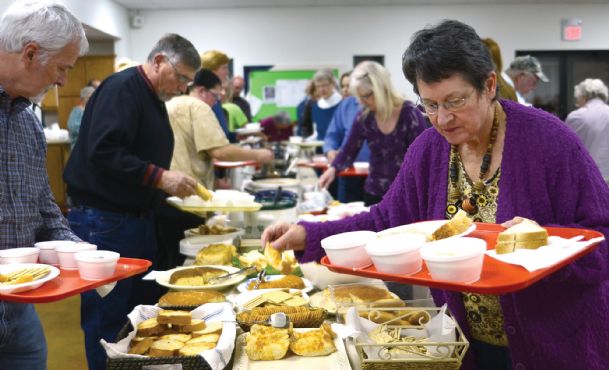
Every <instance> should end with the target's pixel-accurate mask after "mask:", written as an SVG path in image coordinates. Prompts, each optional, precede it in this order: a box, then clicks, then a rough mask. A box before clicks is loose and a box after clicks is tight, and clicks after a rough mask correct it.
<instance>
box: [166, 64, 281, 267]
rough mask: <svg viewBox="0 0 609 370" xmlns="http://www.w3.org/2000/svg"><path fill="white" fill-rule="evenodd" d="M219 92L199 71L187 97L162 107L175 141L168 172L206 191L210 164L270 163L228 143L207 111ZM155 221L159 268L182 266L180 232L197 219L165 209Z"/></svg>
mask: <svg viewBox="0 0 609 370" xmlns="http://www.w3.org/2000/svg"><path fill="white" fill-rule="evenodd" d="M221 90H222V84H221V82H220V79H219V78H218V76H217V75H216V74H215V73H214V72H212V71H210V70H208V69H201V70H199V71H198V72H197V73H196V75H195V78H194V81H193V83H192V84H191V85H190V86H189V88H188V95H182V96H178V97H176V98H173V99H172V100H170V101H169V102H167V104H166V106H167V112H168V114H169V121H170V122H171V128H172V130H173V137H174V140H175V146H174V150H173V158H172V160H171V170H172V171H179V172H182V173H185V174H187V175H189V176H192V177H193V178H195V179H197V180H198V181H199V182H201V183H202V184H204V185H205V186H206V187H207V188H209V189H213V188H214V178H215V176H214V165H213V161H214V160H219V161H243V160H256V161H258V162H261V163H266V162H270V161H272V160H273V153H272V152H271V151H270V150H268V149H243V148H241V147H239V146H237V145H233V144H230V143H229V142H228V139H227V138H226V135H224V132H223V131H222V128H221V127H220V123H219V122H218V119H217V118H216V116H215V115H214V112H213V111H212V109H211V106H212V105H213V104H214V103H215V102H216V101H217V99H218V96H219V95H220V91H221ZM158 218H159V219H158V223H157V235H158V236H159V255H158V257H157V260H158V262H159V265H160V267H159V268H160V269H168V268H173V267H175V266H177V265H182V264H183V263H184V257H183V256H180V254H179V241H180V239H182V238H184V230H186V229H189V228H192V227H196V226H199V225H200V224H201V223H202V220H201V218H199V217H197V216H195V215H192V214H189V213H185V212H180V211H179V210H177V209H175V208H173V207H170V206H167V205H164V206H162V208H160V209H159V212H158Z"/></svg>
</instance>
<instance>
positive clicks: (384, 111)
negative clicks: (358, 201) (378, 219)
mask: <svg viewBox="0 0 609 370" xmlns="http://www.w3.org/2000/svg"><path fill="white" fill-rule="evenodd" d="M350 86H351V90H352V91H353V92H354V93H355V95H356V96H357V97H358V100H359V102H360V104H361V105H362V106H363V109H362V111H361V112H360V113H359V115H358V116H357V118H356V119H355V122H354V123H353V127H351V130H350V132H349V136H348V138H347V141H346V142H345V144H344V145H343V146H342V147H341V150H340V151H339V152H338V155H337V156H336V158H335V159H334V161H333V162H332V165H331V166H330V167H329V168H328V169H327V170H326V171H325V172H324V173H323V175H322V176H321V177H320V179H319V185H320V186H323V187H328V186H329V185H330V184H331V183H332V182H333V181H334V179H335V178H336V174H337V173H338V172H340V171H342V170H344V169H346V168H348V167H350V166H351V165H352V164H353V162H354V161H355V158H356V157H357V155H358V153H359V151H360V149H361V148H362V146H363V144H364V142H365V141H367V142H368V146H369V147H370V168H369V174H368V177H367V178H366V182H365V185H364V202H365V203H366V205H373V204H376V203H378V202H379V201H380V200H381V199H383V195H385V192H387V189H389V186H390V185H391V183H392V182H393V179H394V178H395V176H396V174H397V173H398V170H399V169H400V164H401V163H402V159H403V158H404V153H406V150H408V147H409V146H410V145H411V143H412V142H413V141H414V139H415V138H416V137H417V136H418V135H419V134H420V133H421V132H423V130H425V129H426V128H427V121H426V119H425V116H423V114H422V113H421V111H420V110H418V109H417V108H416V107H415V105H414V104H412V103H411V102H409V101H406V100H404V98H403V97H402V96H401V95H400V94H399V93H398V92H397V91H396V90H395V88H394V87H393V85H392V84H391V79H390V76H389V72H388V71H387V70H386V69H385V68H384V67H383V66H382V65H380V64H378V63H376V62H371V61H366V62H362V63H360V64H358V65H357V66H356V67H355V69H354V70H353V73H351V83H350Z"/></svg>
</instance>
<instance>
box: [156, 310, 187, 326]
mask: <svg viewBox="0 0 609 370" xmlns="http://www.w3.org/2000/svg"><path fill="white" fill-rule="evenodd" d="M157 321H158V323H159V324H171V325H190V322H191V321H192V315H191V314H190V312H188V311H173V310H161V312H159V315H158V316H157Z"/></svg>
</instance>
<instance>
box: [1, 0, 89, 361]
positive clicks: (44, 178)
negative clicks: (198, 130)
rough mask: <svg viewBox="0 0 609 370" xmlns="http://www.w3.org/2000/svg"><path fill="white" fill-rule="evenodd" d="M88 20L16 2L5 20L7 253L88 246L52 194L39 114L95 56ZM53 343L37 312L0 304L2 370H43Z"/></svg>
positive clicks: (52, 6)
mask: <svg viewBox="0 0 609 370" xmlns="http://www.w3.org/2000/svg"><path fill="white" fill-rule="evenodd" d="M88 47H89V44H88V42H87V38H86V36H85V31H84V29H83V26H82V24H81V23H80V21H79V20H78V19H77V18H76V17H75V16H74V15H73V14H72V13H70V11H69V10H68V9H67V8H65V7H64V6H63V5H60V4H57V3H53V2H48V1H47V2H25V1H16V2H13V3H12V4H11V5H10V6H9V7H8V8H7V9H6V11H5V12H4V13H3V14H2V17H1V18H0V107H1V108H0V125H2V127H3V128H4V129H2V130H0V140H1V141H2V143H3V145H2V151H1V152H0V163H1V169H0V188H1V189H2V198H1V201H0V249H8V248H21V247H32V246H33V245H34V243H35V242H38V241H44V240H74V241H80V239H79V238H78V237H76V236H75V235H74V234H73V233H72V231H71V230H70V229H69V228H68V224H67V222H66V220H65V219H64V218H63V216H62V214H61V211H60V210H59V208H58V207H57V204H56V203H55V199H54V198H53V194H52V193H51V189H50V187H49V179H48V175H47V169H46V149H47V146H46V140H45V137H44V134H43V132H42V126H41V124H40V122H39V121H38V119H37V118H36V116H35V115H34V114H33V112H32V110H30V109H28V107H30V106H31V105H32V101H35V102H40V100H42V97H43V96H44V94H45V93H46V92H47V91H48V90H49V89H50V88H52V87H53V86H54V85H57V86H63V85H64V84H65V83H66V81H67V71H68V70H69V69H70V68H72V67H73V66H74V64H75V63H76V59H77V58H78V57H79V56H81V55H84V54H85V53H86V52H87V49H88ZM46 366H47V344H46V339H45V337H44V332H43V329H42V326H41V325H40V320H39V319H38V315H37V314H36V311H35V310H34V305H32V304H24V303H14V302H9V301H5V300H2V299H0V369H20V370H41V369H46Z"/></svg>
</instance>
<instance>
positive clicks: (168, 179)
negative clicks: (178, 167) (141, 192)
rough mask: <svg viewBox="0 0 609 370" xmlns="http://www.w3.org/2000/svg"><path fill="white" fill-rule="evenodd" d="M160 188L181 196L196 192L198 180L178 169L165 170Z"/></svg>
mask: <svg viewBox="0 0 609 370" xmlns="http://www.w3.org/2000/svg"><path fill="white" fill-rule="evenodd" d="M158 187H159V189H161V190H163V191H164V192H166V193H167V194H170V195H175V196H178V197H180V198H184V197H187V196H189V195H193V194H195V189H196V187H197V181H195V179H193V178H192V177H190V176H187V175H185V174H183V173H182V172H178V171H164V172H163V175H161V180H160V181H159V184H158Z"/></svg>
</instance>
